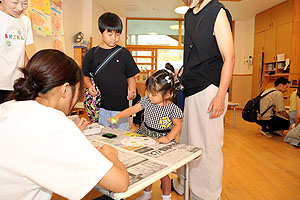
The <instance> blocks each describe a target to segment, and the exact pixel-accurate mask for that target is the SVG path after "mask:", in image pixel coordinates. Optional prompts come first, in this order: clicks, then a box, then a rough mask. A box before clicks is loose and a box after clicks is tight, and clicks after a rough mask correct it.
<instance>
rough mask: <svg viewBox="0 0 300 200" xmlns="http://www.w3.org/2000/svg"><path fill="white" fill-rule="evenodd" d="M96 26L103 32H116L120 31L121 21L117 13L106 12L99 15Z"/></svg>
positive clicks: (121, 28)
mask: <svg viewBox="0 0 300 200" xmlns="http://www.w3.org/2000/svg"><path fill="white" fill-rule="evenodd" d="M98 27H99V30H100V32H101V33H103V32H104V31H105V30H107V31H108V32H113V31H115V32H116V33H122V30H123V23H122V20H121V18H120V17H119V16H118V15H116V14H114V13H111V12H107V13H104V14H103V15H101V16H100V17H99V19H98Z"/></svg>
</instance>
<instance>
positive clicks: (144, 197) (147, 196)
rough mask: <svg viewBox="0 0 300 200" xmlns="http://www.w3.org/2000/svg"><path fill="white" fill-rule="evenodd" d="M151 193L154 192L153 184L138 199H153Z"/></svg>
mask: <svg viewBox="0 0 300 200" xmlns="http://www.w3.org/2000/svg"><path fill="white" fill-rule="evenodd" d="M151 193H152V185H149V186H147V187H146V188H145V189H144V191H143V195H142V196H140V197H138V198H137V199H136V200H149V199H151Z"/></svg>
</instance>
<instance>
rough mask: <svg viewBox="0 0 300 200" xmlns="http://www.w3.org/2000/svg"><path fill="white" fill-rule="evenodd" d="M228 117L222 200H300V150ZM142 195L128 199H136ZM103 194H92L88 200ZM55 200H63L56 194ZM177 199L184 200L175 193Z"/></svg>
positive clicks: (156, 193) (156, 190)
mask: <svg viewBox="0 0 300 200" xmlns="http://www.w3.org/2000/svg"><path fill="white" fill-rule="evenodd" d="M232 123H233V111H232V110H228V111H227V114H226V117H225V139H224V140H225V141H224V148H223V152H224V175H223V192H222V198H221V199H222V200H252V199H253V200H260V199H261V200H265V199H266V200H300V150H299V149H297V148H295V147H293V146H291V145H289V144H287V143H285V142H284V141H283V137H281V136H277V135H276V136H273V137H272V138H267V137H265V136H263V135H261V134H260V133H259V132H258V131H257V129H258V128H259V126H257V125H256V124H254V123H248V122H245V121H243V120H242V118H241V111H240V110H237V111H236V123H235V128H233V126H232ZM141 194H142V192H139V193H137V194H135V195H133V196H131V197H129V198H127V199H126V200H134V199H136V198H137V197H138V196H139V195H141ZM97 196H100V194H99V193H98V192H96V191H91V192H90V193H89V194H88V195H87V196H86V197H85V198H84V199H85V200H91V199H93V198H95V197H97ZM52 199H53V200H62V199H63V198H61V197H58V196H57V195H53V198H52ZM160 199H161V190H160V182H159V181H157V182H156V183H155V184H154V185H153V194H152V200H160ZM172 199H173V200H183V196H178V195H177V194H176V193H174V192H172Z"/></svg>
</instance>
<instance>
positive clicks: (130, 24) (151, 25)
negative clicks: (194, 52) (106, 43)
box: [127, 19, 179, 46]
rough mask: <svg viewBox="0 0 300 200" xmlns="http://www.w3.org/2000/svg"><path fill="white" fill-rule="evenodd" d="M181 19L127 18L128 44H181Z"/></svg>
mask: <svg viewBox="0 0 300 200" xmlns="http://www.w3.org/2000/svg"><path fill="white" fill-rule="evenodd" d="M178 30H179V20H150V19H149V20H148V19H143V20H140V19H127V45H159V46H179V44H178V39H179V36H178V35H179V34H178V33H179V31H178Z"/></svg>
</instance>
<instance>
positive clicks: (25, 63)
mask: <svg viewBox="0 0 300 200" xmlns="http://www.w3.org/2000/svg"><path fill="white" fill-rule="evenodd" d="M28 61H29V59H28V56H27V53H26V51H25V56H24V67H25V66H26V65H27V63H28Z"/></svg>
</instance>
